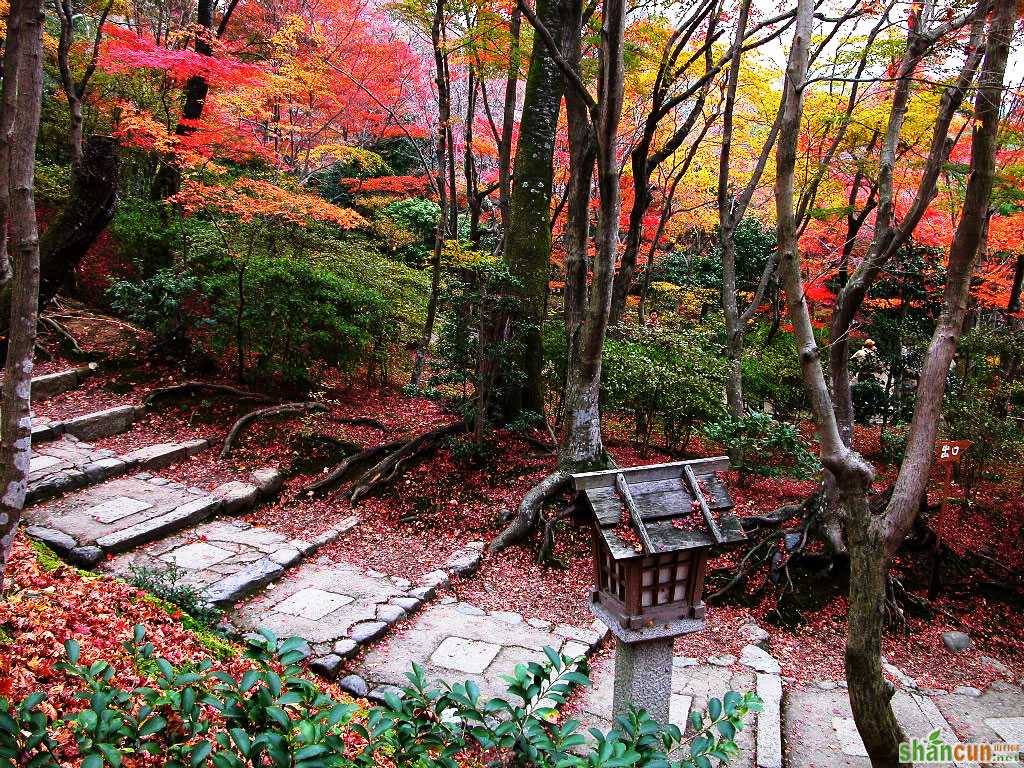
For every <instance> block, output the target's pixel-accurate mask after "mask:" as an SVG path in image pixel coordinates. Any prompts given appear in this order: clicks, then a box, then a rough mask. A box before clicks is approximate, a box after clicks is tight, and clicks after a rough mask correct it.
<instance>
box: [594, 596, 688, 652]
mask: <svg viewBox="0 0 1024 768" xmlns="http://www.w3.org/2000/svg"><path fill="white" fill-rule="evenodd" d="M590 612H591V613H593V614H594V615H595V616H596V617H597V618H599V619H600V620H601V621H602V622H603V623H604V625H605V626H607V627H608V630H609V631H610V632H611V633H612V634H613V635H615V637H616V638H618V640H619V641H620V642H622V643H646V642H650V641H652V640H662V639H666V638H668V639H671V638H673V637H677V636H678V635H686V634H689V633H690V632H700V631H701V630H702V629H704V619H677V620H676V621H670V622H668V623H666V624H652V625H651V626H649V627H644V628H643V629H629V628H628V627H624V626H622V624H621V623H620V621H619V619H618V617H616V616H615V615H614V614H613V613H612V612H611V611H609V610H608V609H607V608H605V607H604V605H602V604H601V603H600V602H598V601H596V600H594V599H591V601H590Z"/></svg>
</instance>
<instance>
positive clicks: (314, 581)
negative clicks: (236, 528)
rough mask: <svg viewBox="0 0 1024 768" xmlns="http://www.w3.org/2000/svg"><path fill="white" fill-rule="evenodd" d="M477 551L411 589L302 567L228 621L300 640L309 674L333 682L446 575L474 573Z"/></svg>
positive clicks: (365, 572) (400, 581)
mask: <svg viewBox="0 0 1024 768" xmlns="http://www.w3.org/2000/svg"><path fill="white" fill-rule="evenodd" d="M480 549H481V547H479V546H473V547H470V548H467V549H466V550H464V551H462V552H459V553H456V555H454V556H453V557H452V558H451V560H450V561H449V569H448V570H437V571H432V572H430V573H428V574H426V575H424V576H423V577H422V578H421V579H419V580H418V581H417V582H416V583H413V582H412V581H410V580H408V579H405V578H403V577H401V576H388V575H386V574H384V573H381V572H379V571H374V570H371V569H364V568H359V567H357V566H354V565H350V564H347V563H335V562H331V561H327V560H325V561H318V562H307V563H304V564H303V565H301V566H300V567H298V568H297V569H295V571H293V572H292V573H290V574H288V575H287V577H286V578H284V579H282V580H281V581H280V582H278V583H277V584H276V585H274V587H273V588H272V589H268V590H267V591H266V592H264V593H263V594H261V595H259V596H257V597H256V598H254V599H253V600H252V601H250V602H248V603H246V604H245V605H242V606H239V607H238V608H237V609H236V611H235V613H234V614H233V615H232V617H231V621H232V623H233V624H234V625H235V626H236V627H238V628H239V629H241V630H248V631H254V630H256V629H258V628H260V627H265V628H267V629H270V630H272V631H273V632H274V633H275V634H277V635H278V637H290V636H296V637H302V638H304V639H305V640H306V641H307V642H308V643H309V644H310V650H311V654H312V657H313V659H312V667H313V669H315V670H316V671H318V672H320V673H321V674H323V675H324V676H326V677H329V678H333V677H335V676H336V675H337V674H338V672H339V670H340V669H341V666H342V662H343V661H344V659H346V658H348V657H350V656H352V655H354V654H355V653H356V651H357V650H359V648H360V646H363V645H366V644H368V643H371V642H373V641H374V640H376V639H377V638H379V637H381V636H382V635H384V634H385V633H386V632H387V631H388V630H389V629H390V628H391V627H392V626H393V625H394V624H396V623H398V622H400V621H401V620H402V619H404V618H406V616H408V615H410V614H412V613H414V612H415V611H416V610H417V609H418V608H419V607H420V606H421V605H422V604H423V603H424V602H425V601H427V600H429V599H430V598H432V597H433V596H434V594H435V592H436V591H437V589H438V588H439V587H442V586H444V585H446V584H447V583H448V579H449V575H450V574H451V573H456V572H459V573H466V572H468V571H470V570H472V569H473V568H475V567H476V564H477V563H478V562H479V560H480ZM406 669H407V668H406ZM403 679H404V678H403ZM361 695H365V691H364V692H363V694H361Z"/></svg>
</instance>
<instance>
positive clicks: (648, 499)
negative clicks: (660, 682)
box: [573, 457, 744, 629]
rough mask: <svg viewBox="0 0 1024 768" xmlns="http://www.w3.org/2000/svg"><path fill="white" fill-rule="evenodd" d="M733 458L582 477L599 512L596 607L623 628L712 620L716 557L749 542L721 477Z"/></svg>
mask: <svg viewBox="0 0 1024 768" xmlns="http://www.w3.org/2000/svg"><path fill="white" fill-rule="evenodd" d="M726 468H728V459H727V458H726V457H719V458H715V459H701V460H697V461H684V462H673V463H671V464H656V465H651V466H647V467H634V468H630V469H618V470H610V471H606V472H588V473H583V474H579V475H574V476H573V480H574V483H575V487H576V490H577V491H578V493H579V494H580V497H581V501H584V502H585V504H586V505H587V506H589V508H590V510H591V511H592V513H593V522H594V582H595V590H594V596H593V599H594V602H595V604H597V605H599V606H601V607H602V608H603V609H604V611H605V612H606V613H607V614H610V615H611V616H612V617H614V618H615V619H616V620H617V621H619V622H620V623H621V624H622V626H623V627H626V628H629V629H642V628H644V627H648V626H652V625H655V624H667V623H671V622H673V621H678V620H680V619H701V618H703V617H704V602H703V592H704V571H705V567H706V565H707V560H708V557H709V555H711V554H714V552H715V551H716V550H719V549H721V548H722V547H725V546H728V545H730V544H733V543H736V542H738V541H741V540H743V538H744V535H743V531H742V529H741V528H740V524H739V521H738V520H737V519H736V517H735V516H734V515H733V514H732V513H731V510H732V506H733V504H732V500H731V499H730V498H729V494H728V492H727V491H726V489H725V486H724V484H723V483H722V481H721V480H720V479H719V478H718V476H717V475H716V474H715V473H716V472H717V471H720V470H722V469H726Z"/></svg>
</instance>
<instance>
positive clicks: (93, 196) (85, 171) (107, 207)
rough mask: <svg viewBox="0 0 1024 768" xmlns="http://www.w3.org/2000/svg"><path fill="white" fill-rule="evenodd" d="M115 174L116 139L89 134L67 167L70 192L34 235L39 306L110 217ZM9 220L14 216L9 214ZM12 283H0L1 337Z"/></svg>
mask: <svg viewBox="0 0 1024 768" xmlns="http://www.w3.org/2000/svg"><path fill="white" fill-rule="evenodd" d="M119 174H120V157H119V155H118V151H117V142H116V141H115V140H114V139H112V138H110V137H108V136H90V137H89V138H88V139H87V140H86V142H85V147H84V152H83V157H82V162H81V163H80V164H78V165H76V166H75V167H74V168H73V169H72V177H71V196H70V198H69V200H68V202H67V205H65V206H64V208H63V210H61V212H60V213H59V214H58V215H57V218H56V219H54V220H53V222H51V223H50V225H49V226H48V227H47V228H46V231H45V232H44V233H43V235H42V237H41V238H39V269H40V285H39V306H40V308H44V307H45V306H46V305H47V304H49V303H50V302H51V301H52V300H53V298H54V297H55V296H56V295H57V293H58V292H59V291H60V290H61V288H62V287H64V285H65V284H66V282H67V280H68V278H69V277H70V276H71V274H72V273H73V272H74V271H75V268H76V267H77V266H78V263H79V262H80V261H81V260H82V257H83V256H85V254H86V253H87V252H88V250H89V248H90V247H92V244H93V243H95V242H96V238H98V237H99V236H100V235H101V234H102V233H103V230H104V229H106V228H107V225H108V224H109V223H110V220H111V219H112V218H113V216H114V204H115V202H116V200H117V192H118V187H119ZM12 219H13V217H12ZM11 286H12V284H8V285H7V286H5V287H3V288H0V336H5V335H6V332H7V328H8V320H9V315H10V309H11V301H12V295H13V292H12V290H11Z"/></svg>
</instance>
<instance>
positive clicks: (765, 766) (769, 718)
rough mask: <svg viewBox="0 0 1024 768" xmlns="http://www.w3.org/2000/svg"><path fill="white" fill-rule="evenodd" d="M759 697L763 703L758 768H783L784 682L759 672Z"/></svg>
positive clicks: (757, 754) (759, 730) (760, 713)
mask: <svg viewBox="0 0 1024 768" xmlns="http://www.w3.org/2000/svg"><path fill="white" fill-rule="evenodd" d="M757 695H758V696H760V697H761V702H762V709H761V711H760V712H759V713H758V714H757V739H756V747H757V753H756V755H755V760H756V764H757V768H782V680H781V679H780V678H779V676H778V675H773V674H765V673H761V672H759V673H758V675H757Z"/></svg>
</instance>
